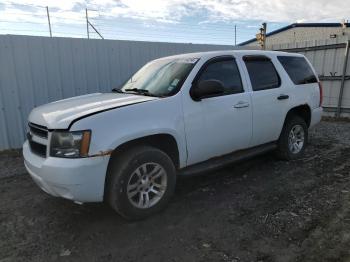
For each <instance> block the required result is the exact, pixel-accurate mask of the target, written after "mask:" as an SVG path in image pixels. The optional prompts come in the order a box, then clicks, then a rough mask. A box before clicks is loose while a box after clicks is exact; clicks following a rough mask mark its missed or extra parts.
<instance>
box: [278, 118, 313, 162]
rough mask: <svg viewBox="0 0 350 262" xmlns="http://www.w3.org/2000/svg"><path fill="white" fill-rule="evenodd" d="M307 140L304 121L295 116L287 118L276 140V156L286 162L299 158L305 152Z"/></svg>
mask: <svg viewBox="0 0 350 262" xmlns="http://www.w3.org/2000/svg"><path fill="white" fill-rule="evenodd" d="M307 139H308V128H307V125H306V123H305V120H304V119H303V118H301V117H299V116H295V115H292V116H290V117H288V119H287V120H286V123H285V125H284V127H283V130H282V132H281V135H280V138H279V140H278V150H277V154H278V156H279V157H280V158H282V159H286V160H292V159H296V158H298V157H300V156H301V155H302V154H303V153H304V151H305V147H306V144H307Z"/></svg>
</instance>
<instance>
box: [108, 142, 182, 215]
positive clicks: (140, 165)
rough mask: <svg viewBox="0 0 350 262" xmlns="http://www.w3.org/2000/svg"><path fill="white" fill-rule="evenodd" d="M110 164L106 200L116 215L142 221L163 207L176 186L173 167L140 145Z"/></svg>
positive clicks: (157, 152) (159, 153) (153, 150)
mask: <svg viewBox="0 0 350 262" xmlns="http://www.w3.org/2000/svg"><path fill="white" fill-rule="evenodd" d="M111 161H113V162H112V163H111V166H110V168H109V170H108V176H109V179H108V185H107V187H108V201H109V204H110V205H111V207H112V208H113V209H114V210H116V211H117V212H118V213H119V214H120V215H122V216H123V217H125V218H127V219H132V220H135V219H142V218H145V217H147V216H150V215H152V214H154V213H156V212H158V211H160V210H162V209H163V208H164V207H165V206H166V204H167V203H168V202H169V199H170V197H171V196H172V194H173V192H174V189H175V183H176V170H175V166H174V164H173V162H172V160H171V159H170V157H169V156H168V155H167V154H165V153H164V152H163V151H161V150H159V149H157V148H153V147H148V146H142V147H136V148H133V149H130V150H128V151H126V152H125V153H123V154H122V155H121V156H118V158H116V159H112V160H111Z"/></svg>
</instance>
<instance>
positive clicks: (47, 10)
mask: <svg viewBox="0 0 350 262" xmlns="http://www.w3.org/2000/svg"><path fill="white" fill-rule="evenodd" d="M46 13H47V21H48V23H49V31H50V37H52V30H51V22H50V13H49V7H48V6H46Z"/></svg>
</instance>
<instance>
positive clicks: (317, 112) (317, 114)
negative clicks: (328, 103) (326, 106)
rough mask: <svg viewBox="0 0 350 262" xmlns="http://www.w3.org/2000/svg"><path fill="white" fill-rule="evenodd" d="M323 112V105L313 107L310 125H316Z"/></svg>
mask: <svg viewBox="0 0 350 262" xmlns="http://www.w3.org/2000/svg"><path fill="white" fill-rule="evenodd" d="M322 113H323V109H322V107H318V108H315V109H312V112H311V122H310V127H312V126H314V125H316V124H317V123H319V122H320V121H321V118H322Z"/></svg>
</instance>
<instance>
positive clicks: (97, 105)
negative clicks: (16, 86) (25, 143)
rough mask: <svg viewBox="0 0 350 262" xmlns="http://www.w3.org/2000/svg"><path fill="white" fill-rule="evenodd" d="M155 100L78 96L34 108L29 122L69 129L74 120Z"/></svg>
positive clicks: (120, 95) (108, 95)
mask: <svg viewBox="0 0 350 262" xmlns="http://www.w3.org/2000/svg"><path fill="white" fill-rule="evenodd" d="M154 99H158V98H156V97H149V96H141V95H133V94H119V93H105V94H102V93H95V94H89V95H83V96H76V97H72V98H68V99H63V100H59V101H56V102H52V103H49V104H46V105H42V106H39V107H37V108H34V109H33V111H32V112H31V113H30V115H29V118H28V120H29V122H32V123H34V124H37V125H41V126H46V127H47V128H48V129H67V128H68V127H69V125H70V123H71V122H72V121H73V120H75V119H77V118H80V117H83V116H85V115H89V114H95V113H98V112H101V111H105V110H110V109H113V108H118V107H122V106H127V105H132V104H136V103H141V102H145V101H150V100H154Z"/></svg>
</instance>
